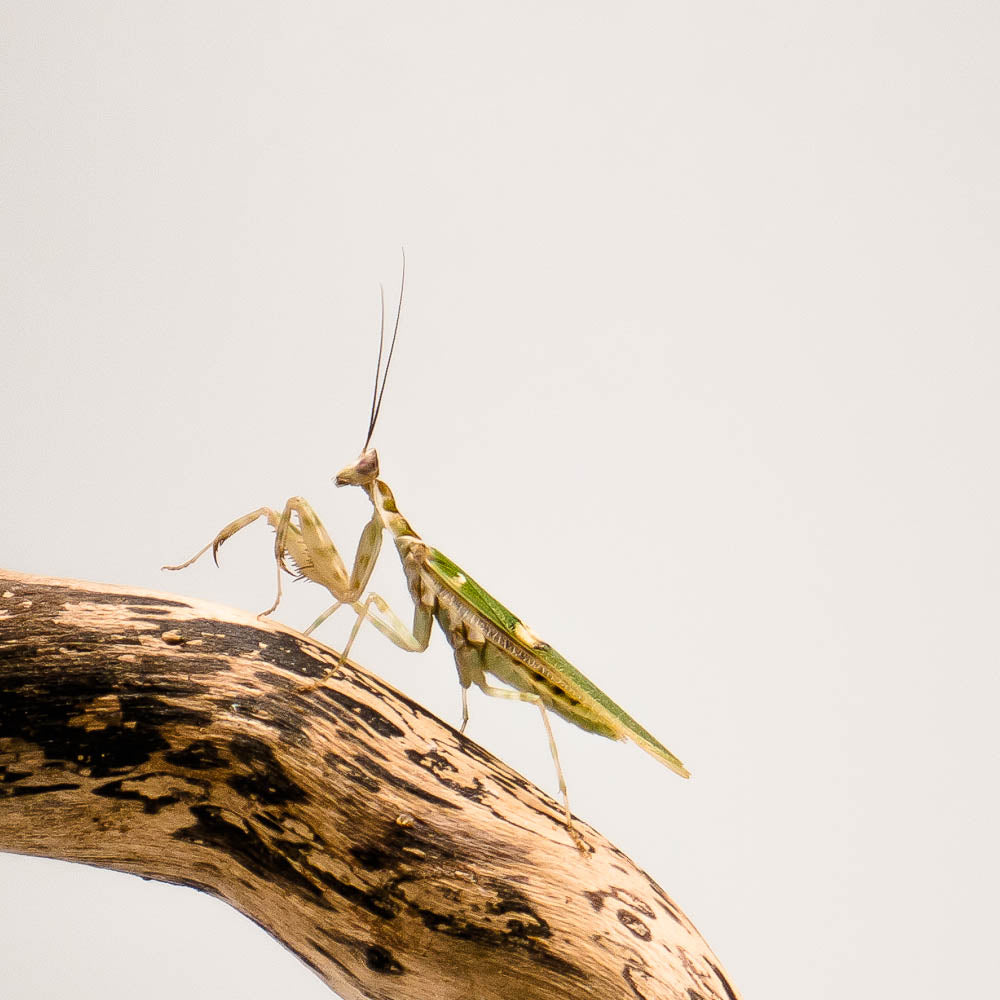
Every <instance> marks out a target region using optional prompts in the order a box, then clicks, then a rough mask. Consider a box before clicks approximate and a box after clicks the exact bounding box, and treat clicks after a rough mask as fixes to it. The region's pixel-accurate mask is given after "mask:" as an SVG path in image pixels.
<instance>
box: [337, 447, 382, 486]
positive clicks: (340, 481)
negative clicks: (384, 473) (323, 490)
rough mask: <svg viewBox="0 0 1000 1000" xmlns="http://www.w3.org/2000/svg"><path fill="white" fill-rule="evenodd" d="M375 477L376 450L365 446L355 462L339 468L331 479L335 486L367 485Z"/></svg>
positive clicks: (376, 466) (372, 481) (376, 469)
mask: <svg viewBox="0 0 1000 1000" xmlns="http://www.w3.org/2000/svg"><path fill="white" fill-rule="evenodd" d="M376 479H378V452H377V451H376V450H375V449H374V448H367V449H366V450H365V451H363V452H362V453H361V457H360V458H359V459H358V460H357V461H356V462H354V463H353V464H351V465H348V466H346V467H345V468H343V469H341V470H340V472H338V473H337V475H336V476H335V477H334V480H333V481H334V483H336V484H337V486H368V485H369V484H371V483H374V482H375V480H376Z"/></svg>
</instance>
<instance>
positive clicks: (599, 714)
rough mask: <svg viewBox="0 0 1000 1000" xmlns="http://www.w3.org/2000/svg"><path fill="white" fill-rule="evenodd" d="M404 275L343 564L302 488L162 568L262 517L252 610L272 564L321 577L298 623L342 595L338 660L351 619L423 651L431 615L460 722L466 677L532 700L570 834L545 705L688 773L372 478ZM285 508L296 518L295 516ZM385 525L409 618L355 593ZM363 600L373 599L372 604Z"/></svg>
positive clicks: (341, 481) (342, 477)
mask: <svg viewBox="0 0 1000 1000" xmlns="http://www.w3.org/2000/svg"><path fill="white" fill-rule="evenodd" d="M404 280H405V269H404ZM403 283H404V281H403V280H401V281H400V288H399V296H400V297H399V305H398V306H397V309H396V322H395V326H394V329H393V334H392V342H391V344H390V347H389V354H388V356H387V358H386V363H385V372H384V373H383V372H382V354H383V346H384V333H385V301H384V295H383V298H382V324H381V330H380V333H379V354H378V364H377V365H376V369H375V390H374V392H373V394H372V405H371V413H370V417H369V421H368V434H367V437H366V438H365V443H364V446H363V447H362V449H361V455H360V457H359V458H358V459H357V461H355V462H353V463H352V464H350V465H348V466H346V467H345V468H343V469H341V471H340V472H338V473H337V475H336V477H335V479H334V481H335V483H336V485H337V486H358V487H360V488H361V489H362V490H364V492H365V494H366V495H367V497H368V499H369V500H370V501H371V505H372V516H371V519H370V520H369V521H368V523H367V524H366V525H365V527H364V528H363V529H362V532H361V537H360V538H359V540H358V547H357V553H356V555H355V558H354V564H353V566H352V567H351V569H350V572H348V570H347V566H346V565H345V563H344V560H343V559H342V558H341V556H340V553H339V552H338V551H337V548H336V546H335V545H334V544H333V542H332V541H331V539H330V536H329V535H328V534H327V531H326V529H325V528H324V527H323V524H322V523H321V521H320V519H319V518H318V517H317V516H316V512H315V511H314V510H313V508H312V506H311V505H310V504H309V502H308V501H307V500H305V499H303V498H302V497H292V498H291V499H289V500H288V501H287V502H286V504H285V507H284V510H283V511H282V512H281V514H280V515H279V514H278V513H277V512H276V511H275V510H273V509H271V508H270V507H259V508H257V510H254V511H251V512H250V513H249V514H245V515H244V516H243V517H240V518H237V519H236V520H235V521H232V522H231V523H230V524H228V525H226V527H224V528H223V529H222V530H221V531H220V532H219V533H218V534H217V535H216V536H215V538H214V539H213V540H212V541H211V542H209V543H208V545H206V546H205V547H204V548H203V549H201V550H200V551H199V552H197V553H196V554H195V555H194V556H192V558H190V559H188V560H187V562H184V563H181V564H180V565H178V566H164V567H163V568H164V569H171V570H178V569H184V567H185V566H190V565H191V563H193V562H194V561H195V560H196V559H198V558H200V557H201V556H202V555H203V554H204V553H205V552H207V551H208V549H209V548H211V549H212V555H213V557H214V558H215V560H216V564H218V551H219V547H220V546H221V545H222V543H223V542H225V541H226V540H227V539H229V538H231V537H232V536H233V535H235V534H236V532H238V531H240V530H241V529H243V528H245V527H246V526H247V525H248V524H251V523H252V522H253V521H256V520H257V519H258V518H260V517H264V518H266V519H267V522H268V524H270V526H271V527H272V528H273V529H274V531H275V538H274V558H275V562H276V564H277V573H278V588H277V595H276V596H275V599H274V603H273V604H272V605H271V607H270V608H268V609H267V610H266V611H264V612H262V613H261V615H262V616H263V615H269V614H271V613H272V612H273V611H274V610H275V609H276V608H277V606H278V603H279V601H280V600H281V574H282V571H284V572H287V573H289V574H292V575H297V576H298V577H300V578H305V579H309V580H312V581H313V582H315V583H318V584H320V585H321V586H323V587H325V588H326V589H327V590H329V591H330V593H331V594H332V595H333V597H334V598H335V600H334V603H333V604H332V605H331V606H330V607H329V608H327V610H326V611H324V612H323V613H322V614H321V615H320V616H319V617H318V618H317V619H316V620H315V621H314V622H313V623H312V624H311V625H310V626H309V628H307V629H306V633H305V634H307V635H308V634H309V633H310V632H312V631H313V630H314V629H315V628H317V627H318V626H319V625H321V624H322V623H323V622H325V621H326V619H327V618H329V617H330V615H332V614H333V613H334V612H335V611H336V610H337V609H338V608H340V607H342V606H343V605H350V606H351V607H352V608H353V609H354V611H355V613H356V614H357V620H356V621H355V623H354V627H353V628H352V630H351V634H350V637H349V638H348V641H347V645H346V646H345V647H344V650H343V652H342V653H341V658H340V659H341V662H343V660H344V659H345V658H346V657H347V654H348V652H349V650H350V648H351V645H352V644H353V642H354V639H355V637H356V635H357V633H358V629H359V628H360V627H361V623H362V622H363V621H365V620H366V619H367V620H368V621H370V622H371V623H372V624H373V625H374V626H375V627H376V628H377V629H378V630H379V631H380V632H381V633H382V634H383V635H385V636H387V637H388V638H389V639H391V640H392V642H394V643H395V644H396V645H397V646H399V647H401V648H402V649H405V650H409V651H412V652H422V651H423V650H425V649H426V648H427V644H428V642H429V641H430V636H431V628H432V624H433V622H434V621H435V620H437V623H438V624H439V625H440V626H441V629H442V631H443V632H444V634H445V636H446V637H447V639H448V642H449V643H450V644H451V646H452V648H453V649H454V652H455V663H456V665H457V667H458V678H459V682H460V683H461V686H462V727H461V729H462V731H463V732H464V731H465V727H466V725H467V724H468V721H469V700H468V691H469V687H470V686H471V685H472V684H475V685H476V686H477V687H479V688H480V689H481V690H482V691H483V692H484V693H486V694H487V695H489V696H490V697H493V698H506V699H510V700H513V701H524V702H529V703H530V704H533V705H537V706H538V709H539V711H540V712H541V715H542V721H543V722H544V724H545V730H546V733H547V734H548V740H549V749H550V751H551V753H552V760H553V762H554V763H555V767H556V774H557V776H558V779H559V790H560V792H561V793H562V798H563V805H564V808H565V812H566V825H567V828H568V830H569V831H570V833H571V834H572V836H573V837H574V839H575V840H577V842H578V843H579V840H578V835H577V834H576V831H575V830H574V828H573V822H572V814H571V813H570V808H569V795H568V793H567V790H566V781H565V779H564V777H563V773H562V767H561V766H560V764H559V754H558V752H557V750H556V744H555V738H554V737H553V735H552V727H551V725H550V724H549V718H548V711H547V710H552V711H553V712H555V713H556V714H557V715H560V716H562V717H563V718H564V719H566V720H568V721H569V722H572V723H573V724H574V725H576V726H579V727H580V728H581V729H585V730H587V731H588V732H592V733H598V734H600V735H601V736H606V737H608V738H610V739H615V740H632V742H634V743H636V744H638V745H639V746H640V747H642V749H643V750H645V751H647V752H648V753H650V754H651V755H652V756H654V757H655V758H656V759H657V760H659V761H661V762H662V763H663V764H666V766H667V767H669V768H670V769H671V770H672V771H674V772H675V773H676V774H679V775H680V776H681V777H684V778H686V777H688V772H687V770H686V769H685V767H684V765H683V764H682V763H681V762H680V761H679V760H678V759H677V758H676V757H675V756H674V755H673V754H672V753H671V752H670V751H669V750H668V749H667V748H666V747H665V746H663V744H662V743H660V742H659V741H658V740H656V739H655V738H654V737H653V736H652V735H651V734H650V733H649V732H647V731H646V730H645V729H644V728H643V727H642V726H640V725H639V723H638V722H636V721H635V719H633V718H632V717H631V716H630V715H629V714H628V713H627V712H625V710H624V709H622V708H621V707H620V706H618V705H617V704H615V702H613V701H612V700H611V699H610V698H609V697H608V696H607V695H606V694H605V693H604V692H603V691H601V690H600V689H599V688H598V687H597V686H596V685H595V684H593V683H592V682H591V681H589V680H588V679H587V678H586V677H585V676H584V675H583V674H582V673H580V671H579V670H577V669H576V668H575V667H574V666H573V665H572V664H570V663H569V662H567V661H566V660H565V659H563V657H562V656H560V655H559V653H557V652H556V651H555V650H554V649H553V648H552V647H551V646H550V645H548V643H546V642H543V641H542V640H541V639H540V638H539V637H538V636H537V635H536V634H535V633H534V632H533V631H532V630H531V629H530V628H528V627H527V626H526V625H525V624H524V623H523V622H522V621H521V620H520V619H519V618H518V617H517V616H516V615H514V614H512V613H511V612H510V611H508V610H507V608H505V607H504V606H503V605H502V604H501V603H500V602H499V601H497V600H496V599H495V598H494V597H493V596H492V595H490V594H489V593H488V592H487V591H486V590H484V589H483V588H482V587H481V586H479V584H477V583H476V582H475V581H474V580H473V579H472V578H471V577H469V576H468V575H467V574H466V573H464V572H463V571H462V570H461V569H460V568H459V567H458V566H456V565H455V563H453V562H452V561H451V560H450V559H449V558H448V557H447V556H445V555H444V554H443V553H441V552H439V551H438V550H437V549H435V548H432V547H431V546H430V545H428V544H427V543H426V542H424V541H423V540H422V539H421V538H420V536H419V535H418V534H417V533H416V532H415V531H414V530H413V528H412V527H410V524H409V522H408V521H407V520H406V518H404V517H403V515H402V514H400V512H399V509H398V507H397V506H396V501H395V498H394V497H393V495H392V491H391V490H390V489H389V487H388V486H387V485H386V484H385V483H384V482H383V481H382V480H381V479H379V461H378V453H377V452H376V451H375V449H374V448H370V447H369V445H370V444H371V439H372V435H373V433H374V431H375V424H376V421H377V420H378V415H379V410H380V409H381V405H382V396H383V394H384V393H385V384H386V379H387V378H388V375H389V365H390V363H391V362H392V354H393V351H394V350H395V346H396V336H397V334H398V332H399V316H400V309H401V306H402V297H403ZM380 382H381V385H380ZM293 518H294V519H295V521H297V522H298V523H294V522H293ZM385 531H388V532H389V533H390V534H391V535H392V538H393V541H394V542H395V543H396V549H397V550H398V552H399V558H400V560H401V561H402V564H403V572H404V573H405V575H406V581H407V584H408V587H409V591H410V596H411V597H412V599H413V605H414V612H413V624H412V626H410V627H409V628H407V626H406V624H405V623H404V622H403V621H401V620H400V618H399V617H398V616H397V615H396V614H395V613H394V612H393V611H392V609H391V608H390V607H389V605H388V604H387V603H386V601H385V600H384V599H383V598H382V597H380V596H379V595H378V594H376V593H374V592H369V593H368V594H367V596H363V595H364V593H365V589H366V587H367V586H368V581H369V578H370V577H371V574H372V571H373V569H374V568H375V562H376V560H377V558H378V555H379V551H380V549H381V547H382V537H383V533H384V532H385ZM289 563H290V564H291V565H292V566H293V567H294V569H295V573H294V574H293V573H292V570H291V569H289ZM372 605H374V606H375V610H373V608H372ZM487 674H491V675H492V676H494V677H496V678H497V679H498V680H500V681H502V682H503V683H505V684H508V685H510V688H512V689H513V690H509V689H508V688H501V687H495V686H493V685H491V684H490V683H489V682H488V681H487V677H486V675H487ZM320 683H322V682H320Z"/></svg>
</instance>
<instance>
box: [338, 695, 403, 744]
mask: <svg viewBox="0 0 1000 1000" xmlns="http://www.w3.org/2000/svg"><path fill="white" fill-rule="evenodd" d="M321 691H322V693H323V695H324V696H325V698H326V700H327V701H332V702H336V704H338V705H339V706H340V707H341V708H343V709H346V710H347V712H348V713H349V715H350V716H351V717H352V718H356V719H360V720H361V721H362V722H363V723H364V724H365V725H366V726H367V727H368V728H369V729H372V730H374V731H375V732H376V733H378V735H379V736H384V737H386V738H387V739H389V738H391V739H400V738H401V737H402V736H404V735H405V733H404V732H403V730H402V729H400V728H399V726H397V725H396V724H395V723H394V722H390V721H389V720H388V719H387V718H386V717H385V716H384V715H382V713H381V712H377V711H376V710H375V709H374V708H372V707H371V706H370V705H366V704H365V703H364V702H362V701H357V700H356V699H355V698H352V697H351V696H350V695H347V694H344V693H343V692H342V691H338V690H337V689H336V688H331V687H325V688H321Z"/></svg>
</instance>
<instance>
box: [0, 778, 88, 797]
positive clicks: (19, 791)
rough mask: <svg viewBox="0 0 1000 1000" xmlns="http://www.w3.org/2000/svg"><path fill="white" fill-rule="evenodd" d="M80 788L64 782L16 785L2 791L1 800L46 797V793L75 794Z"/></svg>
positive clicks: (0, 790)
mask: <svg viewBox="0 0 1000 1000" xmlns="http://www.w3.org/2000/svg"><path fill="white" fill-rule="evenodd" d="M79 787H80V786H79V785H74V784H73V783H72V782H69V781H64V782H62V783H60V784H58V785H15V786H14V787H13V788H3V789H0V799H3V798H10V799H14V798H18V797H19V796H23V795H44V794H45V793H46V792H75V791H76V790H77V789H78V788H79Z"/></svg>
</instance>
